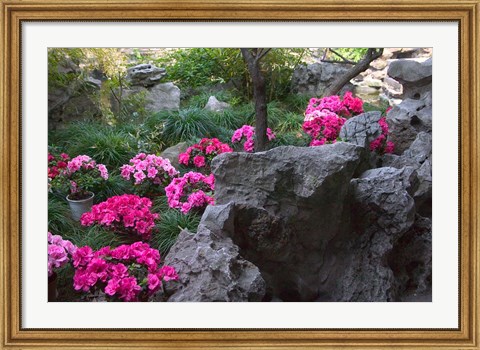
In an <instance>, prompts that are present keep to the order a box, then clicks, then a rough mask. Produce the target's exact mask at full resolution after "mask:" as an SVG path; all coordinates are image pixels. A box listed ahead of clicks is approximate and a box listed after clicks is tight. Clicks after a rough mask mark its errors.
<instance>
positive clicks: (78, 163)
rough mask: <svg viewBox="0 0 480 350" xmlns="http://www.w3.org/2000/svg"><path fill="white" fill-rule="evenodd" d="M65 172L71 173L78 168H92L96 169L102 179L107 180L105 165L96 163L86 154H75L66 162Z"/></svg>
mask: <svg viewBox="0 0 480 350" xmlns="http://www.w3.org/2000/svg"><path fill="white" fill-rule="evenodd" d="M67 169H68V170H67V174H68V175H73V174H74V173H76V172H77V171H80V170H93V169H97V170H98V171H99V172H100V176H101V177H102V178H103V179H104V180H108V171H107V167H106V166H105V165H103V164H97V163H96V162H95V161H94V160H93V159H92V158H90V157H89V156H87V155H80V156H76V157H75V158H73V159H72V160H70V161H69V162H68V163H67Z"/></svg>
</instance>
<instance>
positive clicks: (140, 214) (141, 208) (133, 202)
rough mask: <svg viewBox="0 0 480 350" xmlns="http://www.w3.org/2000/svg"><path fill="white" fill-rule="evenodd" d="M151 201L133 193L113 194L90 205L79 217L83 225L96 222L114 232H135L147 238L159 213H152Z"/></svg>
mask: <svg viewBox="0 0 480 350" xmlns="http://www.w3.org/2000/svg"><path fill="white" fill-rule="evenodd" d="M151 207H152V201H151V200H150V199H148V198H145V197H139V196H136V195H133V194H124V195H121V196H113V197H110V198H108V199H107V200H106V201H105V202H102V203H99V204H96V205H94V206H92V209H91V211H90V212H87V213H84V214H83V215H82V217H81V218H80V223H81V224H82V225H83V226H91V225H93V224H98V225H101V226H104V227H106V228H108V229H110V230H113V231H115V232H122V233H127V234H136V235H139V236H141V237H142V238H144V239H148V238H149V237H150V234H151V232H152V229H153V228H154V227H155V220H156V219H158V217H159V215H158V214H156V213H152V212H151V211H150V208H151Z"/></svg>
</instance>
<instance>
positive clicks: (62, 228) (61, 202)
mask: <svg viewBox="0 0 480 350" xmlns="http://www.w3.org/2000/svg"><path fill="white" fill-rule="evenodd" d="M75 225H76V223H75V222H74V221H73V220H72V219H71V215H70V208H69V206H68V203H67V201H66V200H65V197H63V196H60V195H57V194H53V193H49V194H48V231H50V232H51V233H52V234H56V235H61V236H63V234H64V233H65V232H71V231H73V230H74V229H75Z"/></svg>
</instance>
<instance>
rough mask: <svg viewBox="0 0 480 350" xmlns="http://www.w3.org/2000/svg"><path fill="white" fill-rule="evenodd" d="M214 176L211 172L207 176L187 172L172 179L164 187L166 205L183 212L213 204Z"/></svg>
mask: <svg viewBox="0 0 480 350" xmlns="http://www.w3.org/2000/svg"><path fill="white" fill-rule="evenodd" d="M214 187H215V178H214V177H213V174H210V175H208V176H206V175H203V174H201V173H196V172H193V171H191V172H188V173H186V174H185V175H183V176H182V177H178V178H175V179H173V180H172V182H171V183H170V185H168V186H167V187H165V193H166V195H167V200H168V205H169V206H170V207H171V208H176V209H180V211H181V212H182V213H184V214H187V213H188V212H189V211H190V210H192V209H196V210H202V209H204V208H205V207H206V206H207V205H209V204H214V202H215V201H214V199H213V191H214Z"/></svg>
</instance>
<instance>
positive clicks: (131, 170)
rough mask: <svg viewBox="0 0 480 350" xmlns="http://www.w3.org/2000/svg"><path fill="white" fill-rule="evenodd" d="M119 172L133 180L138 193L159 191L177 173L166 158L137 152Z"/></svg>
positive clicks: (125, 177)
mask: <svg viewBox="0 0 480 350" xmlns="http://www.w3.org/2000/svg"><path fill="white" fill-rule="evenodd" d="M120 174H121V176H122V177H123V178H124V179H125V180H128V181H130V180H132V181H133V184H134V186H135V188H136V190H137V192H138V193H140V194H146V193H149V192H150V193H151V192H158V191H161V190H162V188H163V187H165V186H166V185H168V184H169V183H170V182H171V181H172V179H173V178H174V177H176V176H177V175H178V171H177V170H176V169H175V168H174V167H173V166H172V164H170V160H168V159H164V158H162V157H159V156H156V155H154V154H148V155H147V154H145V153H139V154H137V155H136V156H135V157H133V158H132V159H130V163H129V164H124V165H123V166H122V167H121V168H120Z"/></svg>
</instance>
